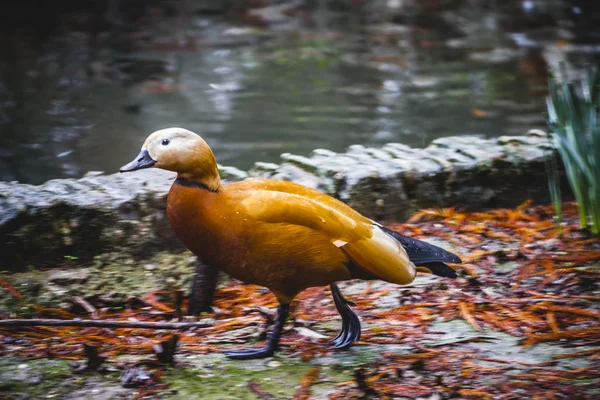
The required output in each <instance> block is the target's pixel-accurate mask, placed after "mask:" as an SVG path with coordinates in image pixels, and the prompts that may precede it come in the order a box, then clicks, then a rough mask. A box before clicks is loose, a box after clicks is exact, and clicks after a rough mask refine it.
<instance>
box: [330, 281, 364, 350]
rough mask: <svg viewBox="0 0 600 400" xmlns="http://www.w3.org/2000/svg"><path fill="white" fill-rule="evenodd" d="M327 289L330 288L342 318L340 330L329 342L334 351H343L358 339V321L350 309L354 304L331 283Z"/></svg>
mask: <svg viewBox="0 0 600 400" xmlns="http://www.w3.org/2000/svg"><path fill="white" fill-rule="evenodd" d="M329 287H330V288H331V294H332V295H333V301H334V302H335V308H336V309H337V310H338V312H339V313H340V315H341V316H342V330H341V331H340V333H339V335H337V336H336V337H335V339H333V340H332V341H331V344H332V345H333V347H334V348H336V349H343V348H346V347H349V346H350V345H351V344H352V343H354V342H356V341H357V340H359V339H360V320H359V319H358V316H357V315H356V314H355V313H354V311H352V309H351V308H350V306H351V305H352V306H355V305H356V304H354V302H352V301H350V300H347V299H346V298H345V297H344V295H343V294H342V292H340V288H339V287H338V286H337V285H336V284H335V283H332V284H331V285H329Z"/></svg>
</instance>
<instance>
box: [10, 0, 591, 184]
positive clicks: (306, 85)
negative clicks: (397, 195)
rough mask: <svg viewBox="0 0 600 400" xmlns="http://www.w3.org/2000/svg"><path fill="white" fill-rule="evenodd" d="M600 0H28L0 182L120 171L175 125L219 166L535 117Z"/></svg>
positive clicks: (19, 26)
mask: <svg viewBox="0 0 600 400" xmlns="http://www.w3.org/2000/svg"><path fill="white" fill-rule="evenodd" d="M595 3H598V2H597V1H595V0H579V1H578V0H572V1H569V0H464V1H463V0H454V1H451V0H372V1H360V0H296V1H283V0H281V1H275V0H271V1H268V0H247V1H243V0H223V1H220V0H149V1H141V0H62V1H61V0H57V1H44V2H40V1H31V0H23V1H19V2H15V3H12V9H5V10H4V11H3V12H2V13H1V14H0V138H1V144H0V180H18V181H20V182H24V183H33V184H39V183H42V182H44V181H46V180H48V179H52V178H61V177H80V176H82V175H83V174H85V172H87V171H91V170H94V171H104V172H106V173H114V172H116V171H117V170H118V168H119V166H121V165H123V164H124V163H126V162H128V161H130V159H131V158H132V157H133V156H134V155H136V154H137V152H138V151H139V148H140V146H141V144H142V142H143V140H144V139H145V137H146V136H147V135H148V134H149V133H150V132H152V131H154V130H156V129H159V128H164V127H168V126H181V127H185V128H188V129H191V130H194V131H196V132H198V133H201V134H202V135H203V136H204V137H205V139H206V140H207V141H208V142H209V144H210V145H211V146H212V147H213V150H214V151H215V154H216V157H217V160H218V161H219V163H221V164H223V165H232V166H236V167H238V168H242V169H247V168H249V167H250V166H251V165H252V164H253V163H254V162H255V161H272V162H277V161H278V159H279V154H281V153H283V152H292V153H296V154H302V155H307V154H309V153H310V151H311V150H313V149H315V148H327V149H331V150H334V151H343V150H344V149H345V148H346V147H347V146H349V145H351V144H363V145H369V146H378V145H382V144H384V143H388V142H401V143H404V144H408V145H410V146H417V147H423V146H426V145H427V144H428V143H429V142H430V141H431V140H432V139H435V138H437V137H441V136H452V135H465V134H468V135H481V136H486V137H493V136H499V135H513V134H524V133H525V132H526V131H527V130H528V129H530V128H542V129H544V128H545V117H544V110H545V96H546V94H547V81H548V75H549V69H553V68H556V67H557V65H558V62H559V61H560V60H566V61H567V62H568V63H569V71H571V72H572V73H577V71H581V70H582V69H583V67H585V66H586V65H588V64H595V63H597V62H598V61H599V60H600V28H599V27H600V5H597V4H595Z"/></svg>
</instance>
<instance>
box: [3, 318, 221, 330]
mask: <svg viewBox="0 0 600 400" xmlns="http://www.w3.org/2000/svg"><path fill="white" fill-rule="evenodd" d="M26 326H83V327H98V328H132V329H189V328H208V327H210V326H212V323H210V322H142V321H111V320H96V319H73V320H65V319H4V320H0V328H10V327H26Z"/></svg>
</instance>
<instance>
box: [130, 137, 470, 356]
mask: <svg viewBox="0 0 600 400" xmlns="http://www.w3.org/2000/svg"><path fill="white" fill-rule="evenodd" d="M151 167H152V168H162V169H165V170H169V171H174V172H176V173H177V178H176V179H175V181H174V183H173V185H172V186H171V190H170V191H169V195H168V200H167V215H168V218H169V223H170V225H171V227H172V228H173V230H174V232H175V234H176V236H177V237H178V238H179V239H180V240H181V241H182V242H183V243H184V244H185V246H186V247H187V248H188V249H190V250H191V251H192V252H193V253H194V254H196V255H197V256H198V258H199V260H200V261H201V262H202V263H204V264H206V265H209V266H211V267H213V268H219V269H222V270H223V271H225V272H226V273H228V274H229V275H231V276H232V277H234V278H237V279H239V280H241V281H243V282H245V283H249V284H256V285H261V286H264V287H267V288H268V289H269V290H271V292H273V293H274V294H275V296H276V297H277V299H278V301H279V307H278V315H277V319H276V322H275V324H274V327H273V329H272V332H271V334H270V335H269V338H268V339H267V343H266V346H265V347H263V348H259V349H248V350H237V351H228V352H225V354H226V355H227V356H229V357H231V358H237V359H247V358H260V357H269V356H272V355H273V354H274V352H275V350H276V349H277V346H278V343H279V338H280V336H281V332H282V330H283V326H284V324H285V321H286V318H287V315H288V312H289V305H290V303H291V302H292V300H293V299H294V297H296V295H297V294H298V293H300V292H301V291H303V290H304V289H306V288H309V287H313V286H324V285H330V287H331V291H332V294H333V298H334V300H335V305H336V308H337V310H338V311H339V312H340V314H341V316H342V330H341V332H340V334H339V335H338V336H337V337H336V338H335V339H334V340H333V341H332V344H333V346H334V347H336V348H345V347H348V346H349V345H351V344H352V343H353V342H355V341H356V340H358V339H359V338H360V322H359V320H358V317H357V316H356V314H355V313H354V312H353V311H352V310H351V309H350V307H349V305H351V304H352V303H351V302H350V301H348V300H346V299H345V298H344V297H343V295H342V294H341V292H340V291H339V288H338V287H337V285H336V282H338V281H344V280H349V279H356V278H359V279H382V280H384V281H387V282H391V283H396V284H399V285H406V284H409V283H411V282H412V281H413V280H414V279H415V275H416V273H417V268H416V267H417V266H421V267H425V268H427V269H428V270H429V271H431V272H432V273H434V274H436V275H439V276H444V277H449V278H453V277H456V273H455V272H454V269H452V268H450V267H448V266H447V265H445V264H444V263H460V262H461V260H460V259H459V258H458V257H457V256H456V255H454V254H452V253H450V252H448V251H446V250H444V249H441V248H439V247H437V246H433V245H431V244H428V243H426V242H422V241H419V240H415V239H411V238H409V237H406V236H403V235H401V234H399V233H397V232H394V231H392V230H389V229H387V228H385V227H384V226H383V225H381V224H379V223H377V222H375V221H372V220H371V219H369V218H366V217H364V216H363V215H361V214H359V213H358V212H357V211H355V210H353V209H352V208H350V207H349V206H347V205H346V204H344V203H342V202H341V201H339V200H336V199H334V198H333V197H331V196H328V195H326V194H323V193H321V192H318V191H316V190H313V189H310V188H308V187H305V186H302V185H299V184H296V183H293V182H288V181H279V180H269V179H248V180H244V181H241V182H235V183H230V184H226V185H221V179H220V177H219V171H218V169H217V162H216V160H215V157H214V155H213V152H212V151H211V149H210V147H209V146H208V144H207V143H206V142H205V141H204V140H203V139H202V138H201V137H200V136H198V135H197V134H195V133H193V132H191V131H189V130H186V129H182V128H167V129H161V130H158V131H156V132H154V133H152V134H151V135H150V136H149V137H148V138H147V139H146V141H145V142H144V145H143V146H142V150H141V152H140V154H139V155H138V156H137V157H136V158H135V159H134V160H133V161H132V162H130V163H129V164H127V165H125V166H123V167H122V168H121V169H120V171H121V172H128V171H135V170H138V169H142V168H151Z"/></svg>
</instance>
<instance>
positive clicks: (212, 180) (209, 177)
mask: <svg viewBox="0 0 600 400" xmlns="http://www.w3.org/2000/svg"><path fill="white" fill-rule="evenodd" d="M175 183H177V184H179V185H183V186H187V187H197V188H201V189H205V190H208V191H210V192H215V193H217V192H218V191H219V189H220V188H221V178H220V177H219V170H218V169H217V167H216V166H215V167H214V170H213V171H210V173H207V172H206V171H203V173H202V174H190V173H187V174H185V173H179V174H177V179H176V180H175Z"/></svg>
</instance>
